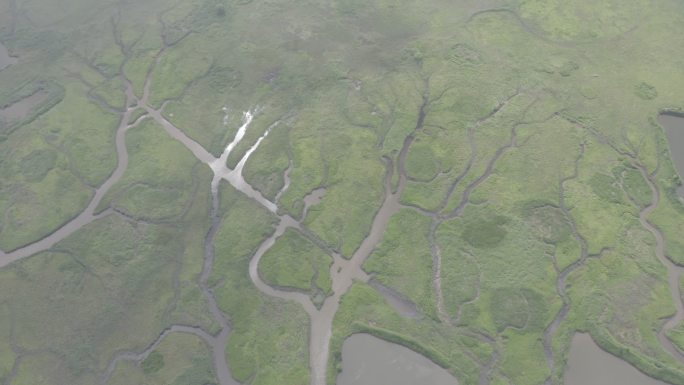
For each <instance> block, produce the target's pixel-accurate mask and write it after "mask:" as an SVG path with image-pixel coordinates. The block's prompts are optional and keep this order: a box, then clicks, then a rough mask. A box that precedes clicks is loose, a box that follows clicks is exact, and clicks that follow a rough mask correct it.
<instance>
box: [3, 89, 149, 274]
mask: <svg viewBox="0 0 684 385" xmlns="http://www.w3.org/2000/svg"><path fill="white" fill-rule="evenodd" d="M135 100H136V99H135V95H134V94H133V89H132V86H131V85H130V84H128V85H127V88H126V103H127V104H126V105H131V104H134V102H135ZM134 110H135V108H128V109H127V110H126V111H125V112H124V113H123V114H122V116H121V120H120V121H119V127H118V129H117V130H116V139H115V143H116V155H117V158H118V163H117V166H116V169H114V171H113V172H112V174H111V175H110V176H109V178H107V180H106V181H105V182H104V183H103V184H102V185H101V186H100V187H99V188H97V190H95V195H94V196H93V198H92V199H91V200H90V203H89V204H88V206H87V207H86V208H85V209H84V210H83V211H82V212H81V213H80V214H79V215H77V216H76V217H75V218H73V219H71V220H70V221H68V222H67V223H66V224H64V225H63V226H62V227H60V228H58V229H57V230H55V231H54V232H53V233H51V234H49V235H47V236H46V237H44V238H42V239H40V240H38V241H36V242H34V243H31V244H28V245H26V246H23V247H20V248H18V249H16V250H13V251H11V252H2V251H0V268H2V267H4V266H7V265H9V264H10V263H12V262H15V261H18V260H20V259H22V258H25V257H28V256H31V255H34V254H36V253H39V252H41V251H45V250H47V249H49V248H51V247H52V246H54V245H55V244H56V243H57V242H59V241H61V240H62V239H64V238H66V237H68V236H69V235H71V234H73V233H74V232H75V231H77V230H79V229H80V228H81V227H83V226H85V225H87V224H89V223H91V222H92V221H94V220H96V219H99V218H101V217H103V216H105V215H108V214H109V213H110V211H109V210H106V211H104V212H102V213H99V214H96V213H95V210H96V209H97V206H98V205H99V204H100V201H101V200H102V198H103V197H104V196H105V194H106V193H107V191H109V189H110V188H111V187H112V186H113V185H114V184H115V183H116V182H118V181H119V179H121V177H122V176H123V173H124V171H125V170H126V168H127V167H128V151H126V131H128V130H129V129H131V128H133V127H135V126H136V125H137V124H138V123H140V121H142V120H143V119H145V118H146V116H145V115H143V116H141V117H140V118H138V119H137V120H136V121H135V122H133V123H131V124H127V123H128V121H129V120H130V117H131V115H132V113H133V111H134Z"/></svg>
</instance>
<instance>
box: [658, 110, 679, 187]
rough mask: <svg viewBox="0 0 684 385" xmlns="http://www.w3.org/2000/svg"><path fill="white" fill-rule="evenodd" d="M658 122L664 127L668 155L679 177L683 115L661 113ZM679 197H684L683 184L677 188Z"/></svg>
mask: <svg viewBox="0 0 684 385" xmlns="http://www.w3.org/2000/svg"><path fill="white" fill-rule="evenodd" d="M658 123H660V125H661V126H663V128H664V129H665V134H666V135H667V141H668V143H669V145H670V156H671V157H672V162H673V163H674V166H675V168H676V169H677V173H678V174H679V176H680V177H682V176H684V150H683V149H684V117H683V116H677V115H673V114H661V115H660V116H658ZM677 193H678V194H679V196H680V197H682V198H684V186H680V187H679V188H678V189H677Z"/></svg>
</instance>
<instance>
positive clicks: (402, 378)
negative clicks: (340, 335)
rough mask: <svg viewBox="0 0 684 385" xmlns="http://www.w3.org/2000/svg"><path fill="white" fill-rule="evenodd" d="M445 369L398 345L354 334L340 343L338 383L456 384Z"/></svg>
mask: <svg viewBox="0 0 684 385" xmlns="http://www.w3.org/2000/svg"><path fill="white" fill-rule="evenodd" d="M456 384H458V381H456V379H455V378H454V377H453V376H452V375H451V374H449V372H447V371H446V370H444V369H443V368H441V367H439V366H438V365H437V364H435V363H434V362H432V361H430V360H428V359H427V358H425V357H424V356H422V355H420V354H418V353H416V352H414V351H413V350H410V349H408V348H405V347H403V346H401V345H397V344H393V343H389V342H386V341H383V340H381V339H379V338H376V337H373V336H371V335H370V334H354V335H352V336H351V337H349V338H347V340H346V341H344V345H343V346H342V372H341V373H340V375H339V376H338V377H337V385H456Z"/></svg>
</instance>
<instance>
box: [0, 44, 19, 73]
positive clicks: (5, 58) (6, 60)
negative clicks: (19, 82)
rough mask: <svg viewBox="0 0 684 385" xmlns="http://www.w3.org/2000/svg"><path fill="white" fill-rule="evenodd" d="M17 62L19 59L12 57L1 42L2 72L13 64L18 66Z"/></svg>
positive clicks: (0, 66) (0, 62) (0, 59)
mask: <svg viewBox="0 0 684 385" xmlns="http://www.w3.org/2000/svg"><path fill="white" fill-rule="evenodd" d="M16 62H17V58H15V57H12V56H10V55H9V52H7V48H6V47H5V46H4V45H2V42H0V71H2V70H3V69H5V68H6V67H9V66H11V65H12V64H16Z"/></svg>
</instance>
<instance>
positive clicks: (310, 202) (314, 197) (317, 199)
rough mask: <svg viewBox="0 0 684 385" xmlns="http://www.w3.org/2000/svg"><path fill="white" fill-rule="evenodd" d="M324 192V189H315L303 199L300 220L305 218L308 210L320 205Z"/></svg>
mask: <svg viewBox="0 0 684 385" xmlns="http://www.w3.org/2000/svg"><path fill="white" fill-rule="evenodd" d="M326 191H327V190H326V189H325V187H321V188H317V189H315V190H313V191H312V192H310V193H309V194H307V195H306V196H305V197H304V210H303V211H302V218H304V217H306V214H307V213H308V212H309V208H311V206H315V205H317V204H319V203H321V200H323V197H324V196H325V193H326Z"/></svg>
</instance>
